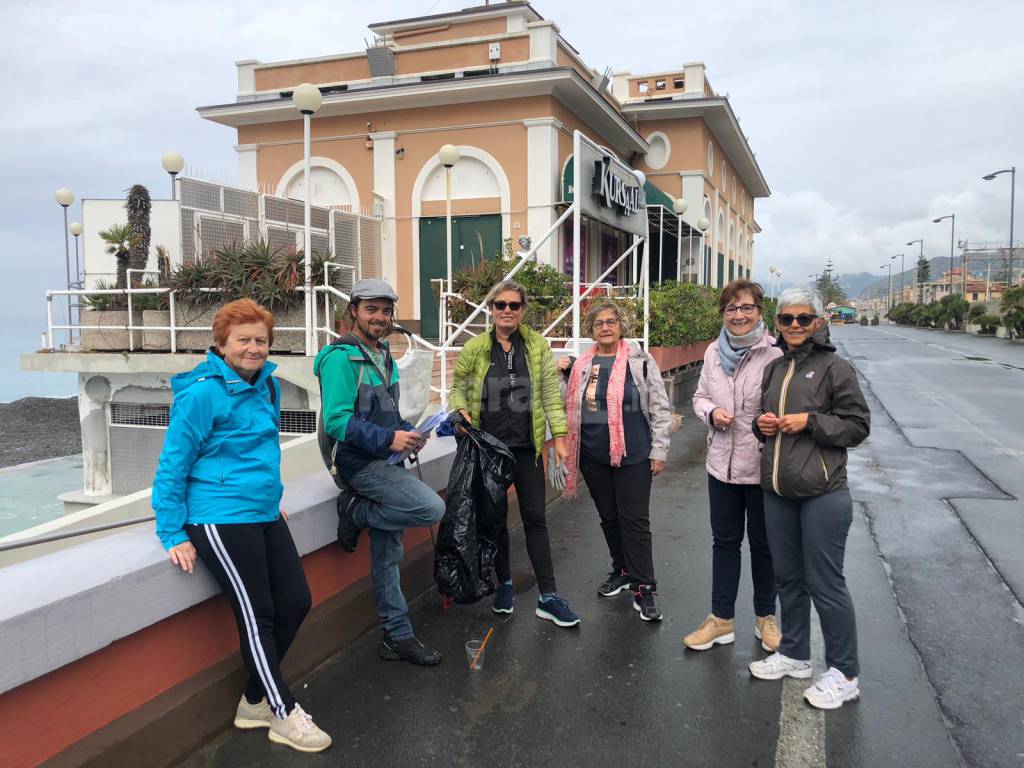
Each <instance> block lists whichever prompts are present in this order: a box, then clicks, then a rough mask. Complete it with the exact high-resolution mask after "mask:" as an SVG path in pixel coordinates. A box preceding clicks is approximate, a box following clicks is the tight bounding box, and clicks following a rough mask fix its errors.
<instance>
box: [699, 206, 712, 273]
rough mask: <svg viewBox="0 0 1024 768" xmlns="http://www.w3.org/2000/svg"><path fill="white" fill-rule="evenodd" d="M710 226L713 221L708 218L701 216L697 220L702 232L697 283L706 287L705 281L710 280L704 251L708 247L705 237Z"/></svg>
mask: <svg viewBox="0 0 1024 768" xmlns="http://www.w3.org/2000/svg"><path fill="white" fill-rule="evenodd" d="M710 226H711V220H710V219H709V218H708V217H707V216H701V217H700V218H699V219H698V220H697V229H699V230H700V265H699V270H698V279H697V282H698V283H700V284H701V285H706V283H705V282H704V281H705V280H708V279H709V278H708V275H707V269H706V261H707V257H706V255H705V253H704V249H705V248H706V247H707V246H705V245H704V237H705V235H707V232H708V227H710Z"/></svg>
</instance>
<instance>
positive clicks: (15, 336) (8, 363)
mask: <svg viewBox="0 0 1024 768" xmlns="http://www.w3.org/2000/svg"><path fill="white" fill-rule="evenodd" d="M3 324H4V330H3V333H2V334H0V403H9V402H12V401H14V400H20V399H21V398H23V397H72V396H73V395H75V394H76V386H77V385H76V382H77V379H78V377H77V376H76V374H73V373H46V372H39V371H23V370H21V362H20V359H19V358H20V356H21V354H22V353H24V352H35V351H36V350H38V349H39V348H40V346H41V345H42V343H41V341H40V331H45V330H46V317H45V316H43V317H42V319H40V318H34V317H19V316H14V317H4V318H3ZM63 339H64V337H63V335H61V336H60V337H59V338H58V339H56V340H55V342H54V343H58V342H60V341H63Z"/></svg>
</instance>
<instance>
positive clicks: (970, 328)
mask: <svg viewBox="0 0 1024 768" xmlns="http://www.w3.org/2000/svg"><path fill="white" fill-rule="evenodd" d="M964 330H965V331H967V332H968V333H969V334H971V335H972V336H977V335H978V334H979V333H981V326H980V325H975V324H974V323H967V324H966V325H965V326H964Z"/></svg>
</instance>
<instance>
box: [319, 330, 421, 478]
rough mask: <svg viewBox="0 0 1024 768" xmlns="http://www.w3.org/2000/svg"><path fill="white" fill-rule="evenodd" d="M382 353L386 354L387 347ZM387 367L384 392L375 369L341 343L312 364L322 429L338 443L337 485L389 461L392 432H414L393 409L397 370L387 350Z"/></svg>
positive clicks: (352, 347) (353, 348)
mask: <svg viewBox="0 0 1024 768" xmlns="http://www.w3.org/2000/svg"><path fill="white" fill-rule="evenodd" d="M381 347H382V348H384V349H388V347H387V343H386V342H382V343H381ZM386 362H387V363H391V365H390V366H389V367H390V368H391V374H390V376H389V379H390V380H389V381H388V384H387V385H386V386H385V385H384V382H383V381H382V380H381V377H380V376H379V375H378V374H377V367H376V366H375V365H374V364H373V363H372V362H371V361H370V360H369V359H368V358H367V357H366V355H365V354H364V352H363V351H362V350H361V349H360V348H359V347H358V346H357V345H356V344H355V343H347V342H346V339H342V340H341V341H340V342H338V343H335V344H331V345H330V346H327V347H324V348H323V349H321V350H320V354H318V355H317V356H316V361H315V362H314V363H313V372H314V373H315V374H316V375H317V377H319V379H320V399H321V404H322V408H323V415H322V417H321V418H322V423H323V428H324V431H325V432H326V433H327V435H328V437H330V438H331V439H332V440H335V441H337V447H336V450H335V454H334V457H335V458H334V464H335V466H336V467H337V469H338V474H339V475H340V477H341V478H342V480H346V481H347V480H348V478H350V477H351V476H352V475H353V474H355V473H356V472H358V471H359V470H360V469H362V468H363V467H365V466H366V465H367V464H369V463H370V462H371V461H374V460H376V459H386V458H388V457H389V456H390V455H391V447H390V446H391V443H393V442H394V440H395V432H396V431H398V430H405V431H413V430H415V429H416V427H414V426H413V425H412V424H410V423H409V422H408V421H406V420H405V419H403V418H402V415H401V413H399V411H398V409H397V407H396V406H397V405H398V402H399V388H398V367H397V366H395V365H394V364H393V361H392V360H391V352H390V350H389V349H388V352H387V355H386ZM385 375H387V374H386V372H385Z"/></svg>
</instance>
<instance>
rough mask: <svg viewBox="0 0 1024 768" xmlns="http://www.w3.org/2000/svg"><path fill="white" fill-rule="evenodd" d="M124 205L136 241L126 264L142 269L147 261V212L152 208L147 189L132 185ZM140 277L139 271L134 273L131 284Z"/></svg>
mask: <svg viewBox="0 0 1024 768" xmlns="http://www.w3.org/2000/svg"><path fill="white" fill-rule="evenodd" d="M124 207H125V210H126V211H128V224H129V225H130V226H131V228H132V232H134V233H135V235H136V236H137V239H136V241H135V242H134V243H133V244H132V246H131V248H130V249H129V254H128V266H129V267H130V268H131V269H132V270H136V269H138V270H143V269H145V268H146V264H147V262H148V261H149V238H150V226H149V213H150V211H151V210H152V208H153V203H152V202H151V201H150V199H149V190H148V189H146V188H145V187H144V186H142V185H141V184H136V185H134V186H133V187H132V188H131V189H130V190H128V199H127V200H125V203H124ZM141 278H142V275H141V272H140V273H136V274H135V275H134V276H133V277H132V284H133V285H138V284H139V281H140V280H141Z"/></svg>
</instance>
